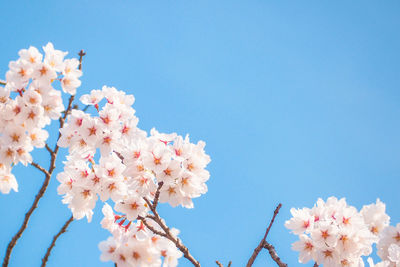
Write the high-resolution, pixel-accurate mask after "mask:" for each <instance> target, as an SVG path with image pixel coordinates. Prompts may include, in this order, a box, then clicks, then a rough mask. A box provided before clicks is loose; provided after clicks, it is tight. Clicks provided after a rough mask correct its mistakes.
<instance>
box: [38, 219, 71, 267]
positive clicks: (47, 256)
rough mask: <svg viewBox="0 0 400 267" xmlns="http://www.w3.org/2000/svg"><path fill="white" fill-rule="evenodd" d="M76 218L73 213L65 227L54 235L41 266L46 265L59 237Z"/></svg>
mask: <svg viewBox="0 0 400 267" xmlns="http://www.w3.org/2000/svg"><path fill="white" fill-rule="evenodd" d="M73 220H74V216H72V215H71V217H70V218H69V219H68V221H66V222H65V224H64V225H63V227H62V228H61V229H60V231H59V232H58V233H57V234H56V235H55V236H54V237H53V241H52V242H51V244H50V246H49V247H48V248H47V251H46V255H44V257H43V259H42V265H41V267H44V266H46V263H47V261H48V259H49V256H50V253H51V250H52V249H53V248H54V246H55V245H56V241H57V239H58V238H59V237H60V235H62V234H63V233H65V232H66V231H67V228H68V226H69V224H70V223H71V222H72V221H73Z"/></svg>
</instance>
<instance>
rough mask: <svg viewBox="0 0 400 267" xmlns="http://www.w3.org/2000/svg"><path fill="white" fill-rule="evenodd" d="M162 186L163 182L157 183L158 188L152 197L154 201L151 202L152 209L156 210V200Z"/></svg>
mask: <svg viewBox="0 0 400 267" xmlns="http://www.w3.org/2000/svg"><path fill="white" fill-rule="evenodd" d="M163 184H164V182H159V183H158V188H157V191H156V193H155V195H154V200H153V209H156V208H157V204H158V200H159V198H160V190H161V187H162V186H163Z"/></svg>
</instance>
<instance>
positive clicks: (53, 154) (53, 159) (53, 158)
mask: <svg viewBox="0 0 400 267" xmlns="http://www.w3.org/2000/svg"><path fill="white" fill-rule="evenodd" d="M84 55H85V53H84V52H83V50H81V51H80V52H79V57H80V58H79V67H80V68H81V66H82V58H83V56H84ZM73 101H74V95H71V97H70V98H69V101H68V107H67V109H66V110H65V113H64V114H63V116H62V117H61V118H60V119H59V121H60V126H59V129H61V128H62V127H63V126H64V122H65V119H66V117H67V115H68V113H69V112H70V111H71V108H72V102H73ZM60 137H61V133H59V135H58V139H60ZM58 139H57V141H58ZM59 149H60V147H59V146H58V145H57V144H56V145H55V148H54V150H52V151H51V153H50V154H51V159H50V166H49V169H48V170H47V173H45V179H44V181H43V184H42V187H41V188H40V190H39V192H38V193H37V194H36V196H35V199H34V201H33V203H32V205H31V207H30V208H29V210H28V212H27V213H26V214H25V217H24V221H23V222H22V225H21V227H20V228H19V230H18V232H17V233H16V234H15V235H14V236H13V238H12V239H11V241H10V242H9V243H8V246H7V249H6V254H5V255H4V259H3V264H2V267H7V266H8V262H9V261H10V255H11V252H12V250H13V248H14V247H15V245H16V244H17V241H18V239H19V238H21V236H22V233H23V232H24V231H25V229H26V228H27V226H28V222H29V219H30V217H31V216H32V213H33V212H34V211H35V209H36V208H37V206H38V203H39V200H40V199H41V198H42V197H43V195H44V193H45V192H46V189H47V187H48V185H49V182H50V179H51V176H52V174H53V171H54V170H55V168H56V159H57V155H58V150H59ZM50 150H51V149H50ZM49 152H50V151H49ZM33 166H35V165H33ZM35 167H36V168H37V166H35Z"/></svg>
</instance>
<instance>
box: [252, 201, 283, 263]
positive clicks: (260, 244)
mask: <svg viewBox="0 0 400 267" xmlns="http://www.w3.org/2000/svg"><path fill="white" fill-rule="evenodd" d="M281 207H282V204H281V203H279V205H278V206H277V207H276V209H275V211H274V216H273V217H272V219H271V221H270V223H269V226H268V228H267V230H266V231H265V234H264V237H263V239H261V241H260V243H259V244H258V246H257V247H256V248H255V249H254V251H253V254H252V255H251V257H250V259H249V261H248V262H247V265H246V267H251V266H252V265H253V263H254V261H255V260H256V258H257V256H258V254H259V253H260V251H261V249H262V248H263V246H264V244H265V240H266V239H267V236H268V233H269V230H270V229H271V226H272V224H273V223H274V221H275V217H276V215H278V213H279V210H280V208H281Z"/></svg>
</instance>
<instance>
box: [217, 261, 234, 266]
mask: <svg viewBox="0 0 400 267" xmlns="http://www.w3.org/2000/svg"><path fill="white" fill-rule="evenodd" d="M215 263H216V264H217V265H218V266H219V267H224V265H223V264H222V263H221V262H219V261H215ZM231 265H232V261H229V263H228V266H227V267H231Z"/></svg>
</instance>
